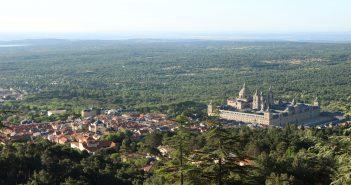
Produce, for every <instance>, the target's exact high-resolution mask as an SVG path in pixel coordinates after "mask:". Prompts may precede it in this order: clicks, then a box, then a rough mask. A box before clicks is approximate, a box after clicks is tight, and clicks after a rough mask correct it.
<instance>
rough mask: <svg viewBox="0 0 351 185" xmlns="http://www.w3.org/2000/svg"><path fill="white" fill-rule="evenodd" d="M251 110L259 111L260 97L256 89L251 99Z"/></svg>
mask: <svg viewBox="0 0 351 185" xmlns="http://www.w3.org/2000/svg"><path fill="white" fill-rule="evenodd" d="M252 109H254V110H260V109H261V96H260V94H258V91H257V89H256V91H255V94H254V95H253V97H252Z"/></svg>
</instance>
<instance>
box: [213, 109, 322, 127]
mask: <svg viewBox="0 0 351 185" xmlns="http://www.w3.org/2000/svg"><path fill="white" fill-rule="evenodd" d="M319 114H320V110H319V109H315V110H310V111H306V112H300V113H295V114H287V115H286V116H284V115H283V114H279V115H273V114H272V113H268V112H267V113H265V114H264V115H258V114H250V113H243V112H235V111H227V110H220V115H219V116H220V118H222V119H226V120H233V121H238V122H244V123H254V124H263V125H277V126H284V125H286V124H287V123H299V122H302V121H305V120H308V119H312V118H315V117H318V116H319Z"/></svg>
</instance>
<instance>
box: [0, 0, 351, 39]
mask: <svg viewBox="0 0 351 185" xmlns="http://www.w3.org/2000/svg"><path fill="white" fill-rule="evenodd" d="M146 31H149V32H231V31H234V32H350V31H351V0H0V32H7V33H8V32H146Z"/></svg>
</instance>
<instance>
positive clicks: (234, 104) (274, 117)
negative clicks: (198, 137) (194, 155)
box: [207, 84, 320, 126]
mask: <svg viewBox="0 0 351 185" xmlns="http://www.w3.org/2000/svg"><path fill="white" fill-rule="evenodd" d="M217 108H218V113H217V114H219V117H220V118H221V119H226V120H233V121H237V122H244V123H253V124H263V125H275V126H284V125H285V124H287V123H301V124H302V123H305V122H308V121H309V120H313V119H314V118H318V117H319V115H320V107H319V103H318V99H317V98H316V99H315V100H314V102H313V104H304V103H296V102H295V100H293V101H292V102H282V101H276V100H275V99H274V95H273V92H272V88H271V87H270V88H269V91H268V94H267V95H266V96H264V95H263V93H262V92H259V91H258V90H256V91H255V93H254V94H253V96H251V95H250V94H249V92H248V89H247V88H246V85H245V84H244V85H243V87H242V89H241V90H240V92H239V96H238V97H237V98H229V99H227V104H226V105H222V106H219V107H217ZM207 112H208V115H209V116H213V115H214V114H215V113H214V107H213V105H212V103H210V104H209V105H208V110H207Z"/></svg>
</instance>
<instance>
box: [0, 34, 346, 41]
mask: <svg viewBox="0 0 351 185" xmlns="http://www.w3.org/2000/svg"><path fill="white" fill-rule="evenodd" d="M32 39H33V40H43V39H63V40H128V39H161V40H167V39H170V40H184V39H185V40H187V39H190V40H191V39H194V40H229V41H311V42H318V41H321V42H323V41H326V42H351V31H345V32H344V31H343V32H254V31H247V32H244V31H240V32H235V31H232V32H231V31H222V32H221V31H213V32H209V31H208V32H206V31H203V32H195V31H193V32H191V31H188V32H170V31H167V32H165V31H164V32H161V31H160V32H156V31H148V32H11V33H10V32H8V33H6V32H0V41H2V42H4V41H16V40H32Z"/></svg>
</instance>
